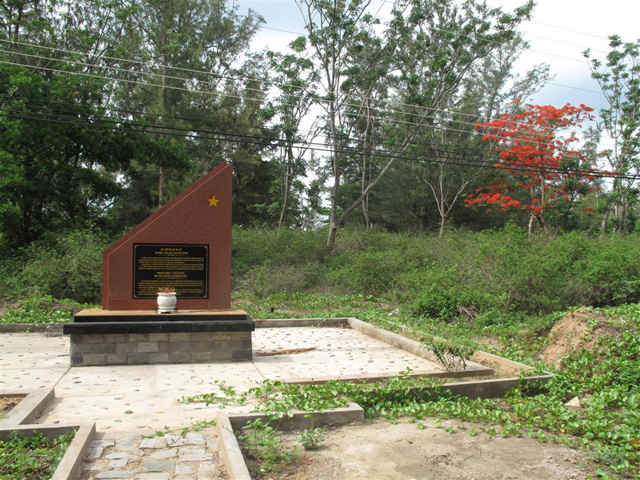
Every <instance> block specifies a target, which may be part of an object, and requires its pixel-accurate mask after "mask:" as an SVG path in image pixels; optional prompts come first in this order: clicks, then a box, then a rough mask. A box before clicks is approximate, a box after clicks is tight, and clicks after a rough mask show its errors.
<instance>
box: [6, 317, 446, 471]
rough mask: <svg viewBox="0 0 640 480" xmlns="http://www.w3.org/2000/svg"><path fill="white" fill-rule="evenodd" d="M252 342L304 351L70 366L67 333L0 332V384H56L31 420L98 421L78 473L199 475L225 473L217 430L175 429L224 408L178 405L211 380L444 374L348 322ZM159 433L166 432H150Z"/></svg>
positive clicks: (237, 409) (283, 331) (263, 334)
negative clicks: (248, 358) (210, 360)
mask: <svg viewBox="0 0 640 480" xmlns="http://www.w3.org/2000/svg"><path fill="white" fill-rule="evenodd" d="M253 344H254V353H255V352H257V351H261V352H268V353H278V352H283V351H285V350H291V349H311V350H309V351H305V352H302V353H295V354H294V353H290V354H277V355H273V356H259V355H255V354H254V358H253V361H252V362H235V363H218V364H179V365H176V364H173V365H137V366H134V365H124V366H100V367H69V363H70V361H69V360H70V359H69V339H68V337H64V336H57V337H56V336H51V335H48V334H36V333H30V334H20V333H10V334H0V362H1V365H2V368H1V369H0V389H4V390H7V389H13V390H19V389H38V388H55V395H56V398H55V399H54V400H53V401H52V402H51V403H50V404H49V405H48V406H47V407H45V409H44V410H43V412H42V413H41V415H40V416H39V417H38V418H37V419H36V420H35V423H41V424H64V423H69V422H82V423H91V422H95V423H96V428H97V431H98V434H97V437H96V440H95V441H94V443H93V445H92V448H91V450H90V452H89V454H88V457H87V459H86V462H85V465H84V471H83V473H82V477H81V478H82V480H101V479H117V478H125V479H132V480H186V479H194V480H205V479H220V478H227V477H226V473H225V472H224V469H223V468H222V467H221V465H220V457H219V454H218V439H217V434H216V431H215V429H214V428H213V427H209V428H207V429H205V430H203V431H202V432H193V431H190V433H188V434H187V435H186V436H185V437H182V436H181V435H180V433H181V429H182V428H183V427H190V426H191V427H192V426H193V425H197V424H201V423H202V422H203V421H210V420H212V419H214V418H216V416H217V414H218V413H220V412H221V410H220V408H219V407H218V405H215V404H214V405H209V406H206V405H204V404H201V403H198V404H185V403H182V402H180V401H179V399H180V398H181V397H184V396H194V395H198V394H202V393H210V392H218V391H219V389H218V383H217V382H222V383H224V384H226V385H230V386H233V387H235V389H236V391H238V392H241V391H244V390H247V389H249V388H251V387H254V386H256V385H259V384H260V383H261V382H262V381H263V380H264V379H265V378H270V379H274V380H275V379H285V380H294V379H310V378H318V377H348V376H358V375H360V376H362V375H380V376H384V375H394V374H398V373H400V372H402V371H406V370H407V369H409V368H410V369H412V370H413V371H421V372H423V371H441V369H440V368H439V367H438V366H437V365H436V364H434V363H432V362H430V361H428V360H425V359H423V358H421V357H418V356H416V355H412V354H410V353H407V352H405V351H404V350H401V349H398V348H395V347H392V346H391V345H389V344H387V343H384V342H382V341H379V340H376V339H374V338H372V337H369V336H367V335H365V334H363V333H361V332H358V331H356V330H351V329H345V328H263V329H258V330H256V331H255V333H254V335H253ZM250 410H251V405H248V406H241V405H231V406H227V407H226V408H225V409H224V413H226V414H233V413H243V412H247V411H250ZM158 431H160V432H163V436H154V434H155V433H156V432H158ZM167 431H168V432H170V433H169V434H164V433H166V432H167ZM145 435H146V436H145Z"/></svg>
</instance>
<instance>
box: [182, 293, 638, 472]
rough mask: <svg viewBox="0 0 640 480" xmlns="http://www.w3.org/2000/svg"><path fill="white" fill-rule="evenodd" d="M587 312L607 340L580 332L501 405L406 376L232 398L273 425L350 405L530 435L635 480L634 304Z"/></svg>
mask: <svg viewBox="0 0 640 480" xmlns="http://www.w3.org/2000/svg"><path fill="white" fill-rule="evenodd" d="M594 311H597V312H598V313H599V315H598V317H597V318H598V319H599V320H598V322H606V323H607V325H606V328H602V327H603V325H597V324H596V323H595V322H594V323H593V324H592V325H591V332H594V331H596V327H600V328H599V329H598V331H607V332H609V333H608V334H607V335H600V336H598V337H597V338H595V339H593V338H589V335H591V334H587V336H586V337H585V342H587V341H588V342H589V348H578V349H576V350H575V351H574V352H573V353H572V354H570V355H569V356H568V357H567V358H565V359H564V360H563V362H562V364H563V368H562V369H561V370H559V371H557V372H556V375H555V377H554V378H553V379H552V380H551V381H550V382H549V383H548V384H547V385H546V386H544V387H540V386H536V387H531V386H530V385H529V384H527V383H524V382H523V384H522V385H521V386H520V387H519V388H516V389H514V390H512V391H511V392H510V393H509V394H508V395H507V396H506V397H505V398H502V399H487V400H482V399H480V400H471V399H468V398H465V397H458V396H452V395H450V394H449V393H448V392H447V391H444V390H443V389H441V388H439V385H440V382H439V381H438V380H433V379H421V378H414V377H410V376H409V375H407V374H405V375H401V376H399V377H395V378H392V379H388V380H386V381H385V382H376V383H374V384H355V383H350V382H327V383H326V384H323V385H295V384H285V383H282V382H274V381H269V380H268V381H265V382H264V383H263V384H262V385H261V386H260V387H258V388H254V389H251V390H249V391H248V392H245V393H241V394H236V395H237V396H238V397H239V398H240V399H242V400H243V401H244V400H246V398H247V396H252V397H254V398H256V399H257V400H258V406H257V408H256V410H257V411H260V412H262V413H265V414H266V415H267V417H268V418H269V419H272V420H277V419H278V418H282V417H283V416H285V415H289V414H290V412H291V411H292V410H294V409H301V410H306V411H324V410H327V409H330V408H337V407H341V406H344V405H346V404H348V403H350V402H355V403H358V404H359V405H361V406H362V407H363V408H364V409H365V414H366V415H367V416H368V417H383V418H387V419H389V420H390V421H392V422H394V421H396V420H397V419H398V418H400V417H409V418H411V419H412V421H414V422H415V423H416V426H417V428H420V426H421V425H422V423H421V422H420V420H421V419H424V418H426V417H439V418H457V419H460V420H465V421H470V422H475V423H476V424H478V425H477V426H474V427H472V428H471V429H470V430H469V433H470V434H471V435H475V434H477V433H478V431H482V432H484V433H487V434H489V435H501V436H505V437H508V436H521V435H529V436H532V437H534V438H537V439H539V440H540V441H541V442H548V441H555V442H558V443H562V444H566V445H568V446H570V447H573V448H579V449H583V450H586V451H588V452H589V453H590V454H591V455H592V456H593V458H594V459H595V460H596V461H597V462H599V463H600V465H601V467H600V468H599V469H598V471H597V472H596V473H597V475H598V477H599V478H640V305H639V304H635V305H625V306H620V307H615V308H609V309H597V310H596V309H594ZM603 318H606V320H603ZM523 338H525V341H526V337H523ZM585 344H586V343H585ZM517 347H518V345H514V347H513V348H514V349H515V348H517ZM546 368H549V367H546ZM406 373H409V372H406ZM574 397H578V398H579V399H580V407H579V408H574V407H571V406H569V405H567V402H568V400H570V399H572V398H574ZM190 400H191V401H199V400H200V401H206V397H204V396H203V397H202V398H201V399H198V398H195V397H194V398H192V399H190Z"/></svg>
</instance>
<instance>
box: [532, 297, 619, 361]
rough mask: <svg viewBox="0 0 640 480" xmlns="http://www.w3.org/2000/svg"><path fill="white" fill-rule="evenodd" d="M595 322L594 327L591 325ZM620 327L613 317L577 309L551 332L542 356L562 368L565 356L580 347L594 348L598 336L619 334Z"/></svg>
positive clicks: (559, 321)
mask: <svg viewBox="0 0 640 480" xmlns="http://www.w3.org/2000/svg"><path fill="white" fill-rule="evenodd" d="M613 321H614V322H615V319H613ZM594 324H595V326H594V327H593V329H592V328H591V325H594ZM620 328H621V327H619V326H617V325H615V323H612V318H611V317H606V316H604V315H602V314H601V313H598V312H592V311H589V310H577V311H575V312H571V313H568V314H567V315H565V316H564V317H562V318H561V319H560V320H558V321H557V322H556V324H555V325H554V326H553V328H552V329H551V331H550V332H549V343H548V344H547V346H546V347H545V348H544V349H543V350H542V353H541V358H542V360H543V361H544V362H546V363H548V364H552V365H555V366H556V367H558V368H562V359H563V358H565V357H567V356H569V355H570V354H571V353H573V352H574V351H575V350H578V349H587V350H590V349H593V347H594V344H595V342H596V339H597V338H598V337H601V336H611V335H618V334H619V333H620Z"/></svg>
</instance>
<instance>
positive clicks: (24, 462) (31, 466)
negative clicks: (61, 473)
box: [0, 432, 74, 480]
mask: <svg viewBox="0 0 640 480" xmlns="http://www.w3.org/2000/svg"><path fill="white" fill-rule="evenodd" d="M73 437H74V433H71V434H69V435H61V436H59V437H58V438H56V439H55V440H49V439H48V438H46V437H44V436H43V435H42V434H41V433H39V432H34V435H33V436H32V437H31V438H26V437H21V436H19V435H18V434H17V433H14V435H13V436H12V438H11V439H10V440H9V441H6V442H0V478H2V479H5V480H24V479H27V478H28V479H29V480H48V479H49V478H51V476H52V475H53V473H54V472H55V470H56V468H57V467H58V464H59V463H60V460H62V457H63V456H64V453H65V452H66V450H67V447H68V446H69V444H70V443H71V441H72V440H73Z"/></svg>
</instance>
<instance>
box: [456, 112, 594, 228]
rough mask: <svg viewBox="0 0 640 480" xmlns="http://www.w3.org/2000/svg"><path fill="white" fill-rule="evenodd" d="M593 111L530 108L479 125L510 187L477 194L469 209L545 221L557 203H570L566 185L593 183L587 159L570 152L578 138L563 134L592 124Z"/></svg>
mask: <svg viewBox="0 0 640 480" xmlns="http://www.w3.org/2000/svg"><path fill="white" fill-rule="evenodd" d="M592 111H593V109H592V108H590V107H586V106H585V105H580V106H579V107H574V106H571V105H569V104H567V105H565V106H564V107H562V108H556V107H553V106H551V105H526V106H525V109H524V110H523V111H519V112H517V113H513V114H504V115H503V116H502V117H501V118H499V119H497V120H493V121H491V122H486V123H484V124H477V125H476V128H477V129H478V130H480V131H482V132H483V137H482V138H483V140H487V141H492V142H494V143H495V144H496V146H495V150H496V153H498V155H499V157H500V162H499V163H497V164H496V165H495V166H497V167H500V168H503V169H505V170H506V171H507V172H508V173H509V177H510V179H511V181H510V182H509V183H508V184H505V183H500V184H493V185H488V186H486V187H484V188H481V189H478V190H477V191H476V192H475V193H474V194H471V195H468V196H467V198H466V199H465V203H466V204H467V206H473V205H487V206H489V207H491V208H489V209H488V211H491V210H499V211H506V210H509V209H513V208H515V209H522V210H526V211H528V212H529V213H530V214H531V215H533V216H535V217H539V218H541V217H542V215H543V214H544V212H545V210H547V209H548V208H551V207H552V206H553V204H554V202H555V201H557V200H558V199H560V198H566V195H567V186H566V183H567V182H566V180H568V179H572V182H570V183H571V184H573V187H572V188H575V185H576V184H577V183H580V181H586V180H590V179H591V178H590V175H589V172H591V171H592V169H591V168H590V167H589V166H588V161H587V159H585V158H584V156H583V155H582V154H581V153H580V152H579V151H577V150H575V149H571V148H569V145H570V144H572V143H575V142H577V141H578V138H577V137H576V135H575V133H573V132H572V133H571V134H570V135H569V136H568V137H567V138H562V137H560V134H561V133H562V132H563V131H564V130H566V129H568V128H572V127H578V128H580V127H581V125H580V124H581V123H582V122H583V121H584V120H590V119H592V118H593V116H592V115H591V112H592ZM576 179H577V180H578V182H576ZM512 193H516V194H517V198H514V197H513V195H512Z"/></svg>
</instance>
